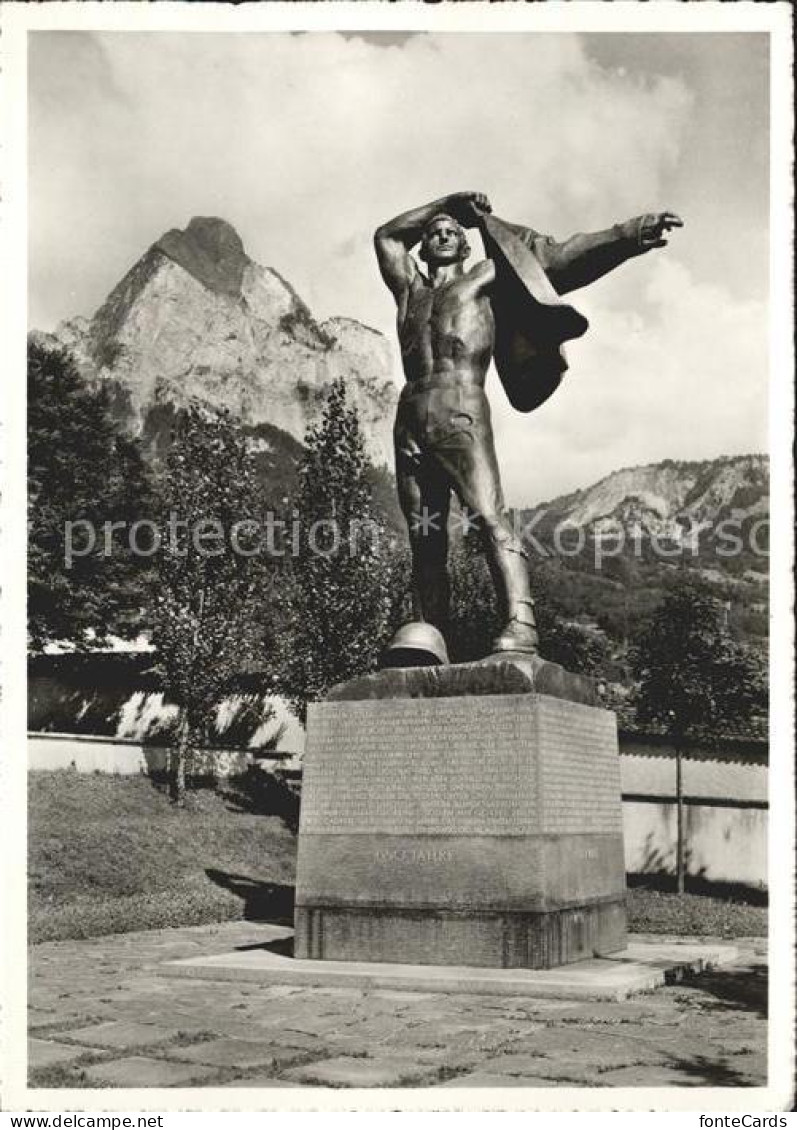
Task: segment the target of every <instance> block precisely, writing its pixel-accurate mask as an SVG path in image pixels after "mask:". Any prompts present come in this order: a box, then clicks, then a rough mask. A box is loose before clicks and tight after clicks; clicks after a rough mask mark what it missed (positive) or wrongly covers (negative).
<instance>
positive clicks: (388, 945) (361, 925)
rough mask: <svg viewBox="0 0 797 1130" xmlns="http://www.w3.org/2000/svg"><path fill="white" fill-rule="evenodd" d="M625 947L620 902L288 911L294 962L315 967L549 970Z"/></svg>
mask: <svg viewBox="0 0 797 1130" xmlns="http://www.w3.org/2000/svg"><path fill="white" fill-rule="evenodd" d="M626 941H627V938H626V912H625V901H624V900H622V899H615V900H611V901H607V902H602V903H594V904H593V905H592V906H576V907H568V908H567V909H561V910H551V911H538V912H536V913H535V912H528V913H517V914H506V913H505V914H496V915H494V916H488V915H479V914H476V913H473V912H469V911H462V912H461V913H459V914H456V913H454V912H452V911H440V910H424V911H406V910H404V911H397V910H387V909H384V908H381V907H368V908H365V907H360V908H357V909H353V908H351V907H318V908H316V909H312V908H310V907H297V910H296V946H297V948H296V955H295V956H296V957H299V958H308V959H315V960H327V961H364V960H368V961H378V962H394V961H397V960H398V955H401V960H402V962H404V963H407V964H410V965H423V964H430V963H431V964H435V965H470V966H483V967H488V968H494V969H552V968H554V967H555V966H557V965H567V964H568V963H569V962H572V961H583V960H584V959H585V958H590V957H600V956H602V955H604V954H610V953H614V952H616V951H618V950H621V949H623V948H624V947H625V945H626ZM365 954H367V955H368V956H367V958H366V957H364V956H363V955H365ZM432 958H433V959H434V960H433V961H432V960H431V959H432Z"/></svg>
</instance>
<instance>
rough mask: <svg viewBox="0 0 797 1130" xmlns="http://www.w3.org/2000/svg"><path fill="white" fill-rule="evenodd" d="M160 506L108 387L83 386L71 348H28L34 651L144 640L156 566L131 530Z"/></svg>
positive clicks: (30, 617)
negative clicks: (55, 645) (114, 412)
mask: <svg viewBox="0 0 797 1130" xmlns="http://www.w3.org/2000/svg"><path fill="white" fill-rule="evenodd" d="M154 505H155V499H154V495H153V490H152V483H151V480H150V477H149V475H148V472H147V469H146V466H145V464H144V462H143V459H142V457H141V453H140V451H139V449H138V445H137V443H136V441H135V440H133V439H131V438H130V437H129V436H126V435H125V434H124V433H123V432H122V431H121V430H120V428H119V427H118V426H117V425H116V424H115V422H114V420H113V418H112V416H111V412H110V406H109V394H108V390H107V388H106V387H105V386H103V385H90V384H88V383H86V382H85V381H84V380H83V378H82V377H81V376H80V374H79V372H78V370H77V367H76V365H75V362H74V360H73V359H72V357H71V356H70V355H69V354H68V353H67V352H66V351H65V350H62V349H51V348H48V347H46V346H44V345H42V344H40V343H38V342H36V341H35V340H31V341H29V343H28V630H29V637H30V645H31V647H32V648H33V649H34V650H41V649H42V648H43V647H44V646H45V645H46V644H48V643H52V642H55V641H69V642H70V643H72V644H73V645H74V646H76V647H78V648H92V647H101V646H103V645H105V644H107V642H108V638H109V636H111V635H116V636H120V637H122V638H128V639H130V638H135V636H137V635H138V634H139V632H140V631H141V629H142V623H143V621H142V615H143V609H144V606H145V603H146V588H147V581H148V578H149V576H150V573H151V568H150V565H151V563H150V559H149V556H148V555H147V551H148V548H149V545H148V541H147V537H146V535H144V536H143V537H142V538H141V539H139V540H136V541H135V544H134V546H132V547H131V541H130V531H131V529H132V527H133V525H134V523H135V522H136V521H137V520H139V519H141V518H142V517H148V516H150V515H151V514H152V511H153V506H154ZM109 524H113V525H109ZM120 530H121V531H122V532H121V534H120V533H119V531H120ZM109 531H110V532H109ZM136 547H137V548H138V549H140V550H143V553H142V552H136Z"/></svg>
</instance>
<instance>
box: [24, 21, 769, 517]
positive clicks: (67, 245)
mask: <svg viewBox="0 0 797 1130" xmlns="http://www.w3.org/2000/svg"><path fill="white" fill-rule="evenodd" d="M768 81H769V77H768V37H767V36H765V35H761V34H685V33H681V34H672V35H663V34H656V35H640V34H625V35H620V34H606V33H604V34H592V35H578V34H565V33H548V34H531V33H529V34H512V35H508V34H490V35H481V34H475V33H447V34H435V35H427V34H418V35H415V34H413V35H395V34H394V35H388V36H378V35H359V34H347V35H345V36H344V35H339V34H317V33H301V34H287V35H282V34H279V35H277V34H238V35H235V34H217V33H213V34H209V33H196V32H194V33H185V32H184V33H180V34H168V33H149V34H147V33H133V32H106V33H101V34H87V33H83V32H61V33H51V32H36V33H34V34H32V35H31V36H30V50H29V108H30V131H29V216H30V263H29V320H30V324H31V325H32V326H36V327H38V328H40V329H49V328H52V327H53V326H54V325H55V324H56V323H57V322H58V321H59V320H60V319H62V318H65V317H70V316H72V315H74V314H86V315H90V314H91V313H93V311H94V310H95V309H96V308H97V306H98V305H99V304H100V303H101V302H102V300H103V299H104V298H105V296H106V294H107V293H108V291H109V290H110V289H111V287H112V286H113V285H114V284H115V283H116V282H117V281H118V280H119V279H120V278H121V276H122V275H123V274H124V273H125V271H127V270H128V268H129V267H130V266H131V265H132V264H133V262H135V260H136V259H137V258H138V257H139V256H140V255H141V254H142V253H143V251H144V250H145V249H146V248H147V247H148V246H149V245H150V244H151V243H152V242H153V241H154V240H155V239H156V238H157V237H158V236H159V235H160V234H161V233H162V232H164V231H165V230H167V229H168V228H171V227H181V228H182V227H184V226H185V225H186V223H187V222H188V220H189V219H190V218H191V216H194V215H217V216H222V217H224V218H225V219H227V220H229V221H230V222H231V223H232V224H233V225H234V226H235V227H236V228H237V230H238V231H239V233H240V234H241V237H242V238H243V240H244V244H245V246H246V249H247V251H248V253H249V254H250V255H251V256H252V258H254V259H256V260H257V261H259V262H261V263H263V264H265V265H269V266H273V267H274V268H276V269H277V270H278V271H279V272H280V273H281V274H283V275H284V276H285V277H286V278H288V279H289V280H290V281H291V283H292V284H293V285H294V286H295V287H296V289H297V290H298V291H299V293H300V294H301V295H302V296H303V297H304V298H305V300H306V301H307V302H308V303H309V305H310V306H311V308H312V309H313V312H314V313H315V315H316V316H317V317H318V318H319V319H322V318H325V317H329V316H330V315H333V314H343V315H348V316H350V317H354V318H358V319H359V320H361V321H363V322H366V323H367V324H370V325H372V326H374V327H376V328H377V329H380V330H381V331H383V332H384V333H385V334H388V335H390V336H391V338H392V337H393V334H394V312H393V306H392V299H391V297H390V295H389V293H388V292H387V291H386V290H385V289H384V287H383V286H382V284H381V282H380V280H379V276H378V273H377V270H376V266H375V262H374V260H373V252H372V248H371V233H372V231H373V229H374V228H375V227H376V226H377V224H379V223H380V222H381V221H383V220H385V219H387V218H389V217H391V216H392V215H394V214H395V213H397V212H400V211H403V210H405V209H406V208H408V207H411V206H413V205H415V204H420V203H424V202H426V201H427V200H430V199H433V198H435V197H438V196H441V195H443V194H445V193H447V192H451V191H455V190H459V189H474V190H479V191H484V192H487V193H488V194H489V195H490V197H491V199H492V202H493V207H494V210H495V212H496V214H497V215H499V216H502V217H504V218H506V219H509V220H514V221H517V222H521V223H527V224H528V225H529V226H532V227H535V228H537V229H538V230H541V231H546V232H550V233H552V234H553V235H555V236H557V237H560V238H564V237H566V236H567V235H570V234H572V233H573V232H575V231H584V230H590V229H597V228H602V227H606V226H608V225H609V224H611V223H614V222H616V221H618V220H622V219H626V218H628V217H629V216H632V215H636V214H638V213H640V212H645V211H653V210H660V209H672V210H675V211H677V212H678V213H680V215H681V216H682V217H683V218H684V220H685V222H686V227H685V228H684V229H683V231H680V232H676V233H674V235H673V238H672V242H671V245H670V246H669V247H668V248H666V249H664V250H663V251H660V252H652V253H651V254H649V255H648V256H645V257H643V258H640V259H636V260H633V261H632V262H630V263H628V264H626V265H625V266H623V267H622V268H620V269H619V270H618V271H617V272H615V273H614V274H613V275H611V276H609V277H607V278H606V279H604V280H601V281H600V282H598V283H597V284H594V285H593V286H592V287H590V288H588V289H586V290H584V291H581V292H577V293H576V294H575V295H574V299H573V301H574V303H575V304H576V305H577V306H578V307H579V308H580V309H581V310H582V311H583V312H584V313H585V314H586V315H587V317H588V318H589V319H590V322H591V328H590V330H589V331H588V333H587V335H586V337H585V338H583V339H581V340H580V341H578V342H574V343H572V345H571V346H570V348H569V360H570V371H569V373H568V375H567V377H566V379H565V382H564V384H563V386H562V387H561V389H560V390H559V391H558V392H557V394H556V395H555V397H553V398H552V399H551V400H550V401H549V402H548V404H546V405H545V406H544V407H543V408H541V409H540V410H539V411H538V412H535V413H534V414H532V415H531V416H520V415H518V414H517V413H514V412H513V411H512V410H511V409H510V408H509V406H508V404H507V402H506V399H505V397H504V395H503V392H502V390H501V388H500V385H499V383H498V381H497V379H496V378H495V377H494V376H493V377H492V378H491V379H490V388H491V389H492V402H493V406H494V413H495V418H496V432H497V443H498V452H499V461H500V463H501V465H502V468H503V473H504V480H505V487H506V494H507V497H508V501H509V502H510V503H512V504H521V503H526V504H528V503H534V502H539V501H542V500H544V499H548V498H552V497H553V496H555V495H557V494H560V493H562V492H564V491H567V490H571V489H574V488H576V487H579V486H586V485H589V484H590V483H592V482H594V481H595V480H597V479H598V478H600V477H601V476H603V475H605V474H607V473H609V472H610V471H612V470H615V469H617V468H619V467H624V466H630V465H635V464H641V463H648V462H652V461H655V460H659V459H664V458H667V457H670V458H678V459H704V458H710V457H713V456H716V455H720V454H724V453H737V452H748V451H762V450H765V449H766V447H767V429H766V420H767V367H768V362H767V274H768V263H767V258H768V208H769V189H768V145H769V137H768V109H767V107H768ZM396 362H397V374H396V379H397V380H398V379H399V374H398V354H397V352H396Z"/></svg>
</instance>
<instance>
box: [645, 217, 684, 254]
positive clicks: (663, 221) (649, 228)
mask: <svg viewBox="0 0 797 1130" xmlns="http://www.w3.org/2000/svg"><path fill="white" fill-rule="evenodd" d="M683 226H684V222H683V220H682V219H681V217H680V216H676V214H675V212H655V213H654V214H652V215H650V216H645V218H644V219H643V221H642V227H641V229H640V233H639V241H640V243H641V245H642V247H644V248H646V249H647V248H649V247H666V246H667V240H666V239H665V238H664V233H665V232H670V231H672V230H673V228H682V227H683Z"/></svg>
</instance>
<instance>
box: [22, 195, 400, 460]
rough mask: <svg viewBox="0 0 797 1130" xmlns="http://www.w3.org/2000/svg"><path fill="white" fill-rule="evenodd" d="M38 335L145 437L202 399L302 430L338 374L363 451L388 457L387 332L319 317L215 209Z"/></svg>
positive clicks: (294, 433) (252, 420)
mask: <svg viewBox="0 0 797 1130" xmlns="http://www.w3.org/2000/svg"><path fill="white" fill-rule="evenodd" d="M43 336H44V337H45V338H49V340H50V341H54V343H57V344H59V345H63V346H65V347H66V348H68V349H69V350H70V351H71V352H72V353H73V355H74V356H75V359H76V361H77V362H78V365H79V366H80V368H81V370H82V371H83V373H84V375H85V376H86V377H87V378H88V379H90V380H98V381H102V380H108V381H111V382H113V385H114V391H115V397H114V403H115V404H116V405H117V412H118V415H119V418H120V420H121V421H122V422H123V423H124V424H125V426H126V427H128V428H129V429H130V431H132V432H134V433H136V434H143V435H144V436H145V437H146V436H148V435H151V434H152V433H153V431H154V430H155V429H156V428H157V426H158V425H157V421H158V420H162V419H163V418H165V417H169V415H170V414H171V413H172V412H173V411H178V410H180V409H181V408H183V407H186V406H187V405H189V404H205V405H208V406H210V407H212V408H222V407H223V408H225V409H227V410H228V411H229V412H230V413H232V415H233V416H237V417H238V418H239V419H240V421H241V423H242V424H245V425H247V426H250V427H257V426H258V425H260V424H266V425H269V426H270V427H273V428H277V429H279V430H281V431H283V432H287V433H288V435H289V436H291V437H292V438H293V439H294V440H300V441H301V440H302V439H303V438H304V435H305V432H306V431H307V428H308V426H310V425H312V424H315V423H317V421H318V418H319V417H320V414H321V412H322V410H323V406H324V403H325V401H326V395H327V392H328V390H329V387H330V385H331V384H332V382H333V381H334V380H336V379H339V378H342V379H343V380H344V382H345V384H346V387H347V390H348V393H349V397H350V400H351V402H352V403H353V404H354V405H355V406H356V407H357V410H358V412H359V415H360V421H361V424H362V428H363V433H364V436H365V440H366V445H367V448H368V451H369V454H370V456H371V458H372V460H373V461H374V462H375V463H377V464H383V463H391V462H392V439H391V433H392V421H393V415H394V413H395V404H396V399H397V396H398V388H397V385H396V383H395V382H394V380H393V376H392V374H393V353H392V350H391V348H390V346H389V344H388V342H387V340H386V339H385V337H384V336H383V335H382V334H380V333H378V332H377V331H376V330H372V329H370V328H369V327H367V326H363V325H361V324H360V323H359V322H356V321H354V320H352V319H350V318H334V317H333V318H330V319H329V320H328V321H326V322H324V323H321V324H320V323H319V322H317V321H316V320H315V318H314V317H313V314H312V311H311V310H310V308H309V307H308V305H307V304H306V303H305V302H304V301H303V300H302V298H301V297H300V296H299V295H298V294H297V293H296V291H295V290H294V288H293V287H292V286H291V284H290V282H288V281H287V280H286V279H285V278H283V276H282V275H281V274H279V273H278V272H277V271H276V270H274V269H273V268H272V267H267V266H263V265H261V264H260V263H257V262H255V261H254V260H253V259H251V258H250V257H249V256H248V255H247V253H246V251H245V250H244V246H243V242H242V240H241V237H240V236H239V235H238V233H237V231H236V230H235V228H234V227H233V226H232V225H231V224H230V223H228V222H227V221H226V220H223V219H220V218H219V217H215V216H195V217H194V218H193V219H192V220H191V221H190V222H189V223H188V225H187V226H186V227H185V229H184V230H180V229H178V228H174V229H172V230H170V231H167V232H166V233H165V234H164V235H162V236H161V237H160V238H159V239H157V240H156V241H155V242H154V243H153V244H152V245H151V246H150V247H149V249H148V250H147V251H145V252H144V254H143V255H142V256H141V258H140V259H139V260H138V261H137V262H136V263H135V264H134V265H133V266H132V267H131V268H130V270H129V271H128V272H127V273H126V274H125V276H124V277H123V278H122V279H121V280H120V282H119V283H117V285H116V286H115V287H114V288H113V290H112V291H111V293H110V294H109V295H108V297H107V298H106V299H105V301H104V302H103V303H102V305H101V306H100V307H99V309H98V310H97V311H96V312H95V313H94V315H93V316H92V317H91V318H90V319H86V318H82V317H74V318H70V319H68V320H67V321H65V322H62V323H61V325H59V326H58V328H57V329H56V331H55V333H54V334H52V335H43Z"/></svg>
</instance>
